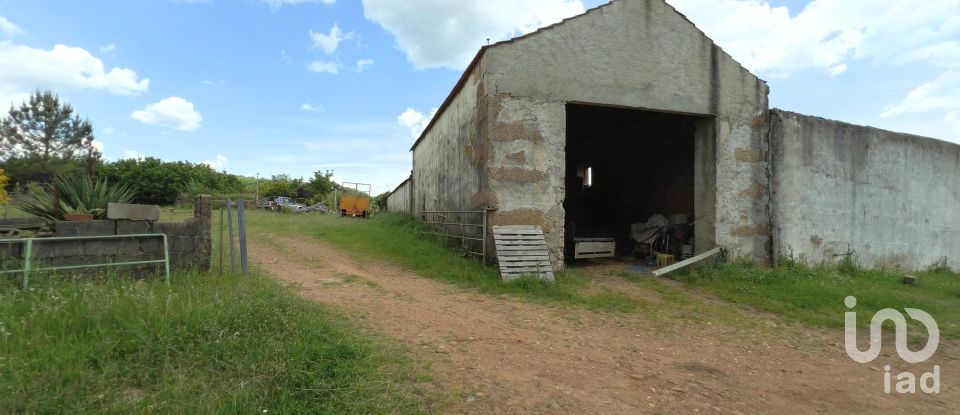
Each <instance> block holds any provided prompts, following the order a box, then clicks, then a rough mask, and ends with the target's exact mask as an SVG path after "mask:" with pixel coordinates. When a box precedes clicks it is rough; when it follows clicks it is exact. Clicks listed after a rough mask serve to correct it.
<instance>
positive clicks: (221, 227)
mask: <svg viewBox="0 0 960 415" xmlns="http://www.w3.org/2000/svg"><path fill="white" fill-rule="evenodd" d="M217 244H218V245H219V248H218V249H217V250H218V251H220V271H219V273H218V275H223V208H220V238H219V242H217Z"/></svg>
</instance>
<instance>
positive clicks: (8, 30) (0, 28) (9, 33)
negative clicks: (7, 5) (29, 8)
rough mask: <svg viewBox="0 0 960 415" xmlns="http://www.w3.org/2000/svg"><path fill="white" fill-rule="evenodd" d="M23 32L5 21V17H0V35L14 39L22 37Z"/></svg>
mask: <svg viewBox="0 0 960 415" xmlns="http://www.w3.org/2000/svg"><path fill="white" fill-rule="evenodd" d="M24 33H25V32H24V31H23V29H21V28H20V27H19V26H17V25H15V24H13V22H11V21H9V20H7V18H6V17H3V16H0V34H2V35H4V36H6V37H14V36H20V35H23V34H24Z"/></svg>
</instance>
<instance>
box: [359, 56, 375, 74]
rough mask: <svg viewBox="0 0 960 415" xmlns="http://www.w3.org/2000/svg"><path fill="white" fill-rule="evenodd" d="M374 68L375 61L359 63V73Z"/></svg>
mask: <svg viewBox="0 0 960 415" xmlns="http://www.w3.org/2000/svg"><path fill="white" fill-rule="evenodd" d="M371 66H373V59H360V60H358V61H357V72H358V73H359V72H363V71H365V70H367V69H370V67H371Z"/></svg>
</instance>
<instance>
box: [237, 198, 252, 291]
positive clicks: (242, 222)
mask: <svg viewBox="0 0 960 415" xmlns="http://www.w3.org/2000/svg"><path fill="white" fill-rule="evenodd" d="M237 231H238V232H239V233H240V269H241V270H242V271H243V273H244V275H246V274H249V273H250V264H249V261H248V258H247V220H246V217H245V215H244V214H243V200H240V201H239V202H238V203H237Z"/></svg>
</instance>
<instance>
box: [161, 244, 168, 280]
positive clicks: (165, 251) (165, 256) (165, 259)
mask: <svg viewBox="0 0 960 415" xmlns="http://www.w3.org/2000/svg"><path fill="white" fill-rule="evenodd" d="M161 235H163V272H164V274H165V277H164V280H165V281H166V282H167V285H170V244H169V243H168V241H167V234H165V233H162V234H161Z"/></svg>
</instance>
